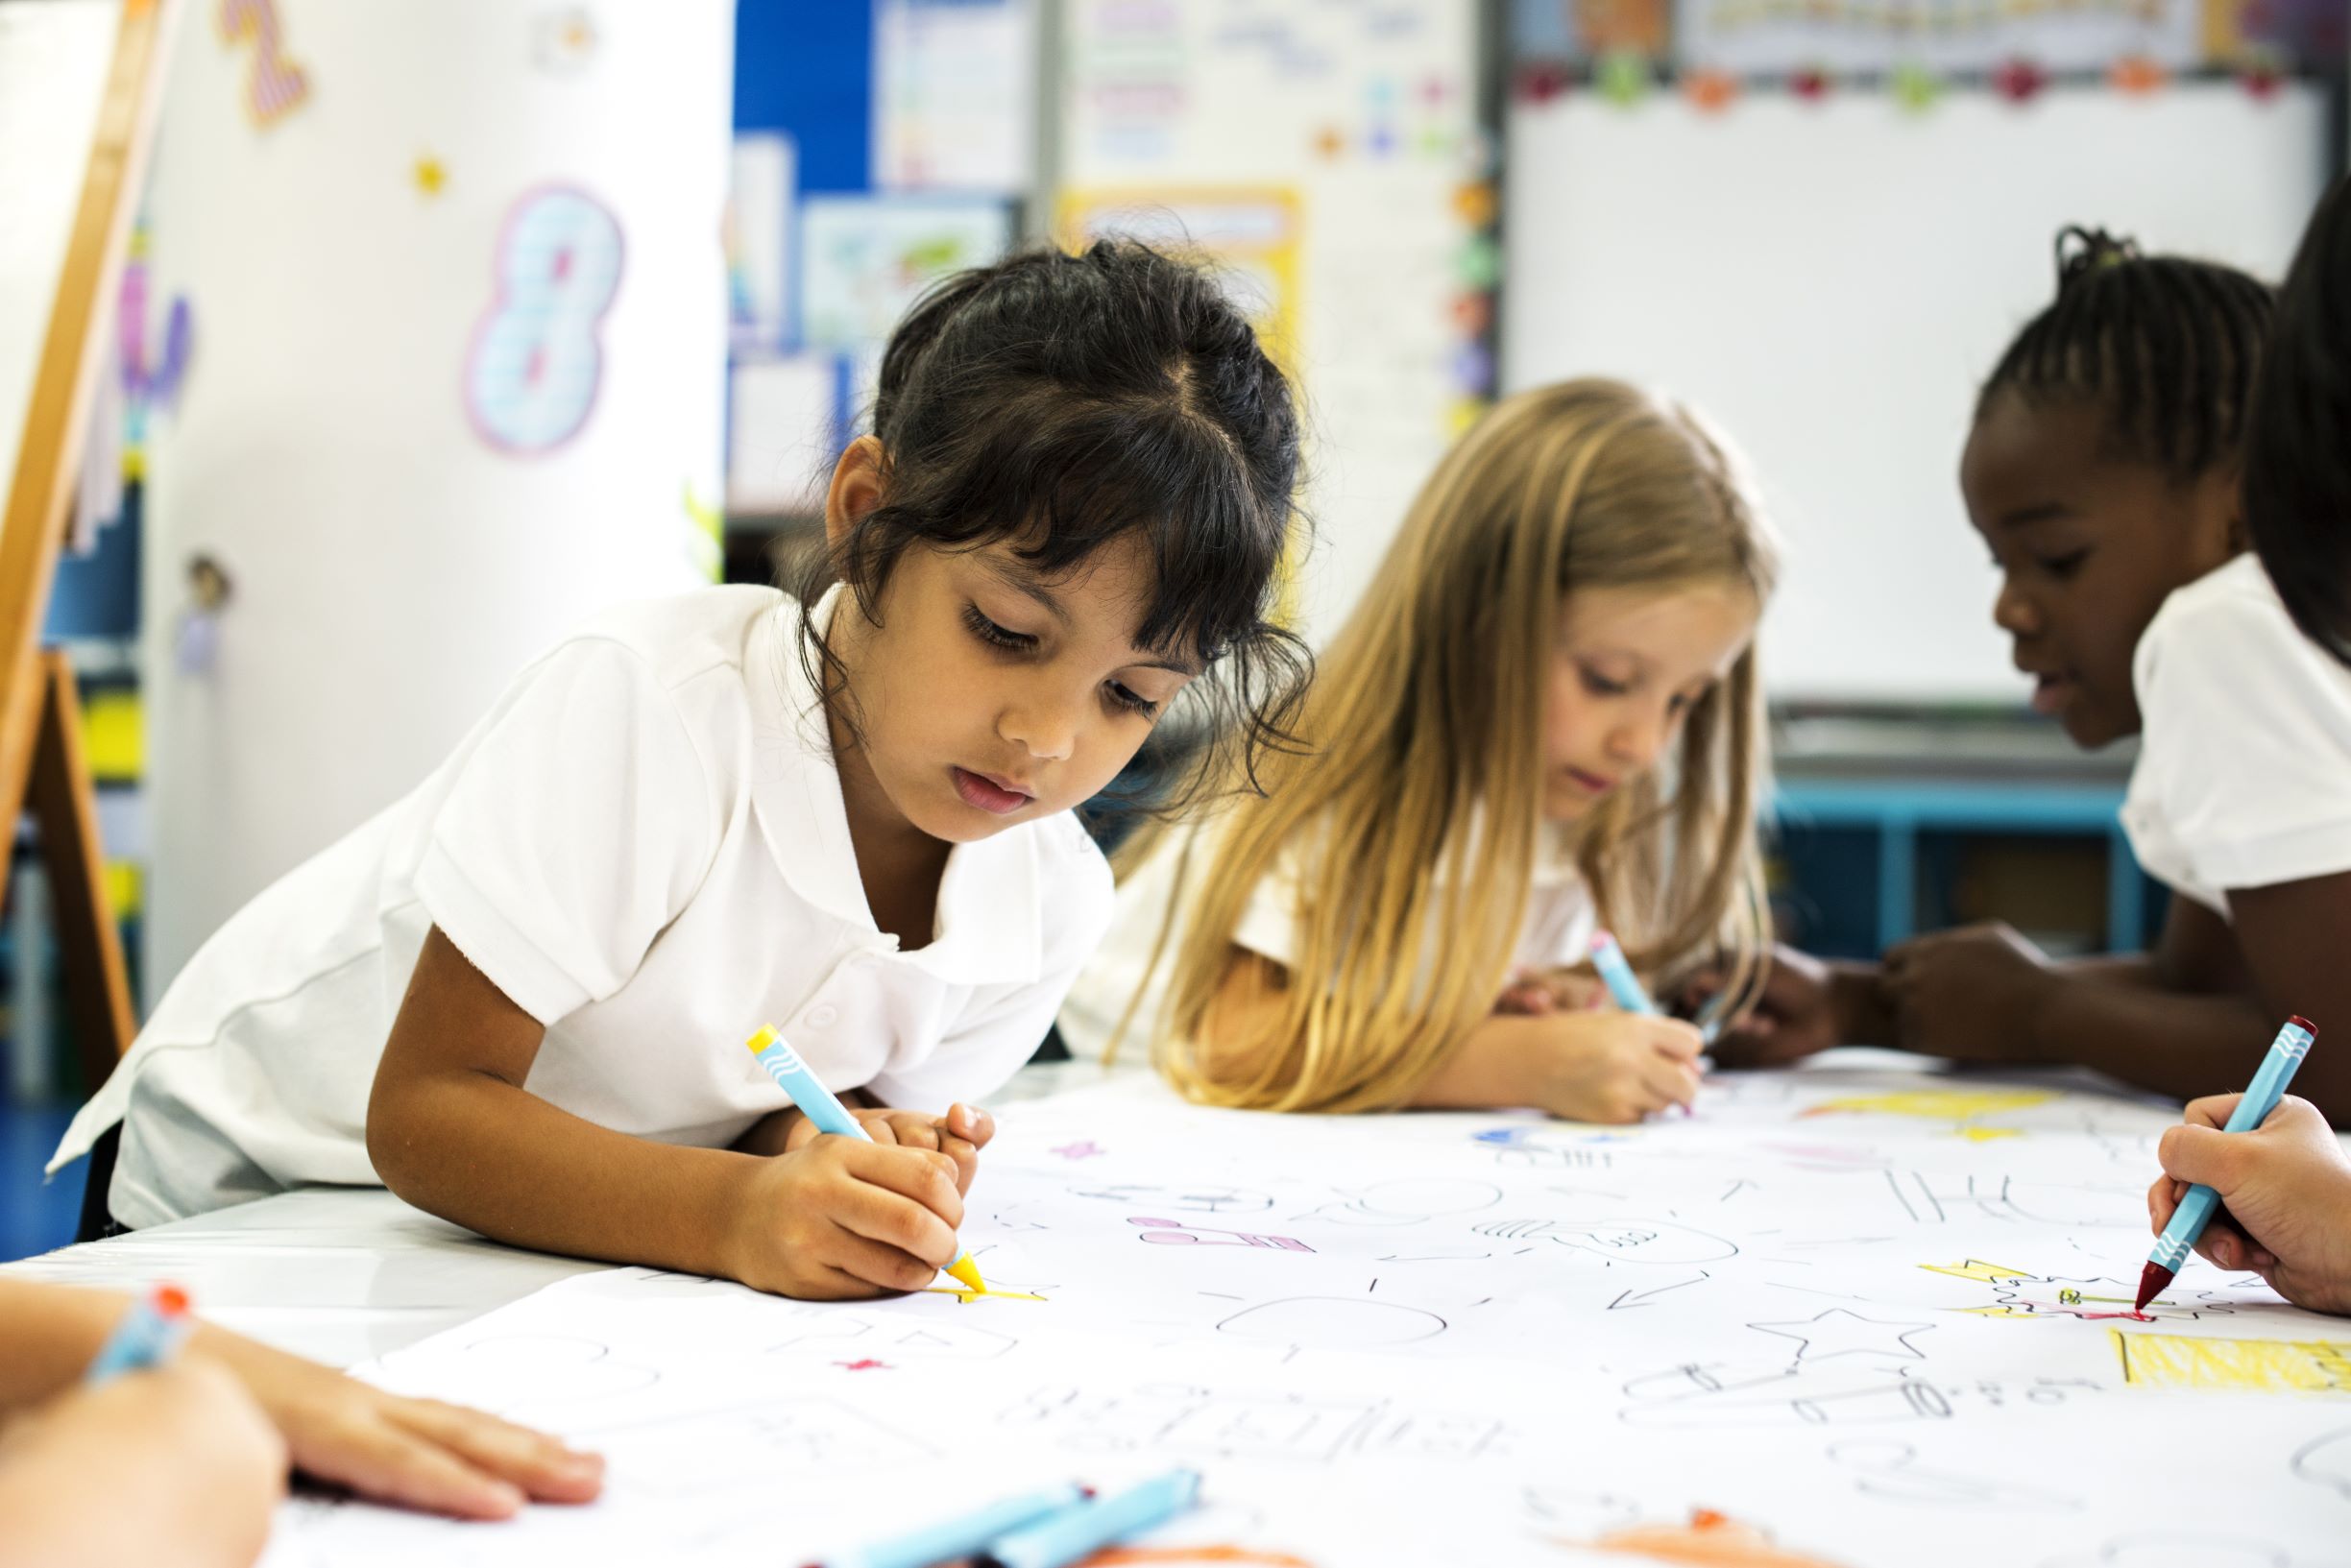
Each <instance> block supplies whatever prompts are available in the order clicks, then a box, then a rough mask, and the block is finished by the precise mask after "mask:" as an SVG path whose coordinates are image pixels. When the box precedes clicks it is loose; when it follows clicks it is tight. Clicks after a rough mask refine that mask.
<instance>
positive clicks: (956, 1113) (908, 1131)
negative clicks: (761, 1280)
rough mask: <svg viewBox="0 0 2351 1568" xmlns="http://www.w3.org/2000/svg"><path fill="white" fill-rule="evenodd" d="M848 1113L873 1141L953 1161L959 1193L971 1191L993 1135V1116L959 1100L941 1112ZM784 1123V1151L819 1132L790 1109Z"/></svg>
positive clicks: (803, 1143)
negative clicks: (921, 1150) (931, 1152)
mask: <svg viewBox="0 0 2351 1568" xmlns="http://www.w3.org/2000/svg"><path fill="white" fill-rule="evenodd" d="M850 1114H851V1115H852V1116H855V1117H856V1118H857V1119H858V1121H859V1122H861V1123H862V1124H863V1125H864V1128H865V1136H866V1137H868V1138H870V1139H872V1140H873V1141H874V1142H875V1143H877V1144H896V1145H898V1146H901V1147H903V1148H931V1149H936V1150H938V1152H940V1153H941V1154H944V1155H946V1156H947V1157H948V1158H949V1159H951V1160H953V1161H955V1167H956V1191H957V1193H959V1194H960V1193H969V1192H970V1191H971V1184H972V1177H973V1176H974V1175H975V1174H976V1173H978V1171H979V1170H980V1151H981V1150H982V1149H983V1148H985V1147H987V1141H988V1140H989V1139H991V1138H993V1137H995V1136H996V1119H995V1118H994V1117H992V1116H990V1115H988V1114H987V1112H985V1111H983V1110H981V1109H980V1108H979V1107H978V1106H976V1105H965V1104H963V1103H961V1102H960V1101H958V1102H957V1103H956V1104H953V1105H950V1106H948V1107H947V1114H946V1115H945V1116H925V1115H923V1114H922V1113H921V1112H920V1111H901V1110H897V1109H894V1108H891V1107H885V1108H883V1109H881V1110H856V1111H852V1112H851V1113H850ZM819 1136H821V1135H820V1134H819V1133H818V1132H817V1131H816V1124H815V1123H814V1122H811V1121H810V1120H809V1119H808V1118H807V1117H805V1116H802V1115H801V1114H800V1113H799V1112H797V1111H794V1112H792V1113H791V1115H790V1118H789V1121H788V1130H787V1131H786V1133H785V1134H784V1152H785V1153H787V1154H789V1153H791V1152H792V1151H793V1150H795V1149H800V1148H806V1147H807V1146H809V1145H810V1144H812V1143H814V1142H815V1141H816V1139H817V1138H818V1137H819Z"/></svg>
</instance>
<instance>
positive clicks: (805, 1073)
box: [743, 1024, 989, 1295]
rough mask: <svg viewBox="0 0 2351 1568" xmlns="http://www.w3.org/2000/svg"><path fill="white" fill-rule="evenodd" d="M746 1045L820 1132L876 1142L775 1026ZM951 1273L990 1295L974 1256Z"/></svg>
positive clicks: (960, 1259) (964, 1257)
mask: <svg viewBox="0 0 2351 1568" xmlns="http://www.w3.org/2000/svg"><path fill="white" fill-rule="evenodd" d="M743 1044H744V1045H746V1046H747V1047H749V1048H750V1051H751V1054H752V1056H753V1057H754V1058H756V1059H757V1060H758V1062H759V1065H760V1066H762V1067H763V1068H765V1069H766V1070H767V1075H768V1076H769V1077H771V1078H773V1079H775V1081H776V1087H777V1088H779V1089H781V1090H783V1091H784V1092H785V1093H786V1094H788V1095H789V1096H791V1102H792V1103H793V1104H794V1105H797V1106H799V1107H800V1114H801V1115H802V1116H805V1117H807V1118H808V1119H809V1120H810V1121H811V1122H814V1123H815V1124H816V1130H817V1131H818V1132H830V1133H836V1134H838V1135H839V1136H840V1137H843V1138H862V1139H863V1140H865V1142H867V1143H869V1144H870V1143H872V1142H873V1135H872V1134H871V1133H868V1132H867V1131H866V1130H865V1125H864V1123H863V1122H860V1121H859V1120H858V1119H857V1118H856V1117H854V1116H851V1115H850V1114H849V1111H848V1108H847V1107H846V1106H844V1105H842V1104H841V1102H840V1101H839V1100H837V1099H835V1098H833V1091H832V1090H830V1089H827V1088H826V1087H825V1086H824V1085H823V1084H822V1083H821V1082H819V1081H818V1079H817V1077H816V1074H815V1073H812V1072H810V1071H809V1065H808V1063H806V1062H804V1061H802V1060H801V1059H800V1053H799V1052H798V1051H796V1050H794V1049H791V1047H790V1046H788V1045H787V1044H786V1043H785V1040H784V1037H783V1036H782V1035H780V1034H778V1033H776V1028H775V1025H772V1024H769V1025H764V1026H763V1027H762V1028H761V1029H760V1031H759V1033H757V1034H755V1035H753V1036H752V1037H751V1038H750V1039H749V1040H746V1041H745V1042H743ZM947 1272H948V1273H950V1274H953V1275H954V1276H955V1277H956V1278H957V1279H959V1280H961V1281H962V1282H963V1285H964V1288H965V1289H966V1290H971V1291H979V1292H980V1293H981V1294H982V1295H986V1294H988V1293H989V1291H988V1288H987V1281H985V1280H983V1279H982V1278H981V1277H980V1266H979V1265H978V1264H976V1263H974V1262H972V1255H971V1254H970V1253H968V1252H958V1253H957V1254H956V1260H955V1262H953V1263H951V1264H949V1265H948V1266H947Z"/></svg>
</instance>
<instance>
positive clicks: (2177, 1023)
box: [1719, 229, 2351, 1122]
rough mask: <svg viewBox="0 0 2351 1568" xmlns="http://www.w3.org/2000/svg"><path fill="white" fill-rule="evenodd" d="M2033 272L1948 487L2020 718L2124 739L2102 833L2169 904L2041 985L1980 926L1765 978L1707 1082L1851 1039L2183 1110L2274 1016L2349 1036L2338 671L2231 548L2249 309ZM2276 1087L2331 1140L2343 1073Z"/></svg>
mask: <svg viewBox="0 0 2351 1568" xmlns="http://www.w3.org/2000/svg"><path fill="white" fill-rule="evenodd" d="M2058 262H2059V265H2058V287H2057V298H2056V300H2055V301H2054V302H2051V303H2050V304H2049V305H2048V307H2047V308H2046V309H2044V310H2043V311H2042V312H2041V313H2040V314H2039V315H2038V316H2036V317H2034V318H2033V320H2032V321H2031V322H2029V323H2028V324H2026V326H2024V330H2023V331H2022V332H2020V333H2019V334H2018V336H2017V338H2016V341H2015V342H2014V343H2013V344H2011V345H2010V347H2009V349H2008V350H2007V352H2006V353H2005V354H2004V355H2002V356H2001V358H2000V362H1999V364H1998V365H1997V366H1996V367H1995V368H1994V370H1993V372H1992V374H1991V375H1990V377H1989V378H1988V379H1987V380H1986V381H1985V383H1984V387H1983V390H1982V393H1981V395H1980V396H1979V398H1978V399H1977V403H1976V410H1975V425H1974V428H1973V430H1972V431H1971V432H1970V434H1969V437H1968V443H1967V447H1966V451H1965V454H1964V456H1963V457H1962V459H1961V461H1960V468H1959V483H1960V489H1961V490H1962V492H1963V493H1964V494H1965V495H1966V500H1967V508H1968V515H1969V519H1970V521H1971V522H1972V523H1973V524H1974V525H1975V529H1976V531H1977V532H1978V533H1979V534H1980V535H1982V537H1983V541H1984V543H1985V544H1986V546H1987V547H1988V548H1989V550H1990V552H1991V555H1992V559H1993V563H1994V565H1995V566H1996V567H1997V568H1998V569H1999V571H2000V592H1999V595H1998V597H1997V599H1996V600H1995V601H1994V605H1993V618H1994V619H1995V620H1996V621H1997V622H1998V623H1999V625H2000V629H2001V630H2003V631H2005V632H2006V633H2007V634H2008V636H2009V638H2010V639H2011V640H2012V642H2013V645H2014V650H2015V651H2014V657H2015V663H2016V665H2017V668H2018V669H2020V670H2021V671H2023V672H2024V674H2025V675H2026V676H2028V677H2030V678H2031V680H2032V682H2033V698H2032V701H2033V707H2034V708H2035V709H2036V710H2038V711H2039V712H2044V713H2047V714H2049V715H2051V716H2052V717H2054V718H2056V719H2057V721H2058V722H2059V723H2061V724H2062V725H2063V726H2064V727H2065V730H2066V733H2067V735H2068V736H2071V737H2072V739H2073V741H2074V742H2075V743H2076V744H2078V745H2081V746H2083V747H2086V748H2097V747H2100V746H2105V745H2108V744H2111V743H2112V742H2114V741H2117V740H2120V739H2121V738H2123V737H2125V736H2140V738H2141V752H2140V756H2139V759H2138V760H2137V763H2136V765H2135V766H2134V768H2133V770H2132V775H2131V784H2130V789H2129V793H2128V796H2127V798H2126V801H2125V804H2124V806H2123V808H2122V826H2123V828H2124V830H2125V831H2126V832H2128V834H2129V835H2130V839H2131V844H2132V848H2133V849H2134V851H2135V852H2136V853H2137V855H2138V856H2139V859H2140V862H2141V863H2142V864H2143V865H2145V867H2146V868H2147V870H2148V871H2149V872H2150V873H2152V874H2153V875H2154V876H2155V877H2157V878H2158V879H2160V880H2162V881H2164V882H2165V883H2166V884H2167V885H2168V886H2169V888H2170V889H2171V891H2172V893H2173V895H2174V897H2173V898H2172V899H2171V901H2170V907H2169V914H2168V916H2167V918H2166V921H2165V926H2164V929H2163V932H2162V935H2161V937H2160V939H2159V941H2158V943H2157V945H2156V947H2155V950H2154V951H2153V952H2151V953H2132V954H2127V955H2116V956H2110V957H2097V958H2087V959H2076V960H2070V961H2063V962H2060V961H2055V960H2052V959H2050V958H2049V957H2048V955H2047V954H2045V953H2042V952H2041V951H2040V950H2039V949H2038V948H2037V947H2035V946H2034V945H2033V944H2032V943H2031V942H2029V941H2027V940H2026V939H2025V938H2024V937H2023V936H2021V935H2019V934H2018V933H2017V932H2016V931H2014V930H2012V929H2009V928H2007V927H2005V926H2001V925H1990V926H1981V927H1975V928H1970V929H1963V930H1957V931H1949V932H1943V933H1939V934H1936V935H1931V936H1927V937H1922V938H1919V939H1917V940H1915V941H1912V942H1908V943H1904V944H1903V945H1902V946H1899V947H1897V948H1895V949H1893V950H1892V951H1891V952H1889V953H1886V955H1885V957H1884V958H1883V960H1882V961H1881V962H1880V963H1878V964H1854V965H1837V966H1824V965H1822V964H1820V963H1818V962H1816V961H1814V960H1811V959H1807V958H1805V957H1803V956H1802V955H1799V954H1787V953H1782V954H1781V961H1780V962H1779V963H1778V964H1776V965H1775V966H1774V973H1773V975H1772V977H1771V978H1770V981H1769V983H1768V985H1767V987H1766V990H1765V995H1764V998H1763V1002H1762V1006H1761V1008H1760V1010H1759V1012H1758V1013H1757V1015H1756V1016H1755V1017H1754V1018H1753V1019H1751V1020H1750V1021H1749V1022H1748V1023H1747V1024H1746V1025H1743V1026H1742V1027H1741V1028H1739V1029H1736V1030H1734V1031H1733V1033H1732V1034H1731V1035H1730V1036H1729V1037H1728V1038H1727V1039H1726V1040H1725V1041H1724V1042H1723V1043H1722V1048H1721V1050H1720V1052H1719V1054H1720V1056H1721V1057H1722V1058H1723V1059H1726V1060H1730V1061H1740V1062H1756V1061H1784V1060H1788V1059H1791V1058H1793V1057H1795V1056H1798V1055H1801V1054H1803V1053H1805V1052H1806V1051H1807V1050H1810V1049H1818V1048H1819V1047H1820V1046H1823V1045H1828V1044H1832V1043H1836V1042H1838V1041H1845V1040H1853V1041H1869V1042H1873V1043H1884V1044H1892V1045H1899V1046H1901V1047H1903V1048H1904V1049H1912V1050H1918V1051H1922V1052H1926V1053H1928V1054H1932V1055H1938V1056H1949V1057H1955V1058H1960V1059H1966V1060H1975V1061H1989V1062H2005V1063H2020V1062H2030V1063H2074V1064H2081V1065H2085V1066H2089V1067H2094V1068H2097V1069H2100V1070H2102V1071H2104V1072H2106V1073H2111V1074H2113V1075H2114V1076H2116V1077H2119V1078H2121V1079H2124V1080H2125V1081H2127V1082H2130V1083H2134V1084H2137V1085H2139V1086H2141V1087H2143V1088H2147V1089H2152V1090H2155V1091H2158V1092H2160V1093H2163V1094H2167V1095H2173V1096H2177V1097H2179V1098H2183V1099H2186V1098H2193V1097H2194V1096H2198V1095H2204V1094H2209V1093H2213V1092H2216V1091H2218V1090H2223V1089H2227V1088H2230V1087H2232V1086H2235V1085H2238V1084H2242V1083H2243V1082H2244V1081H2245V1080H2246V1078H2247V1077H2248V1076H2250V1075H2251V1073H2252V1071H2253V1069H2254V1067H2255V1066H2256V1065H2257V1064H2258V1063H2259V1061H2260V1060H2261V1056H2262V1052H2263V1050H2264V1049H2265V1047H2266V1044H2267V1042H2268V1039H2269V1037H2270V1035H2271V1033H2273V1032H2274V1030H2275V1028H2276V1025H2277V1021H2278V1020H2279V1019H2281V1018H2283V1017H2285V1016H2286V1015H2287V1014H2289V1013H2290V1012H2296V1011H2300V1012H2305V1013H2308V1014H2310V1015H2311V1016H2313V1017H2316V1018H2322V1019H2323V1018H2332V1017H2343V1018H2351V969H2347V968H2346V966H2345V965H2343V964H2342V962H2341V961H2340V958H2339V955H2338V953H2337V952H2336V950H2337V949H2338V948H2339V945H2340V933H2342V932H2344V931H2347V930H2351V784H2346V782H2345V781H2346V779H2351V672H2346V671H2345V670H2343V669H2342V668H2341V667H2340V666H2339V665H2337V664H2335V663H2332V662H2331V661H2330V660H2328V659H2327V657H2326V656H2325V654H2324V653H2323V652H2322V651H2321V650H2320V648H2319V647H2318V645H2317V644H2316V643H2315V642H2313V641H2312V640H2311V639H2310V638H2308V637H2307V636H2305V635H2304V634H2303V632H2302V631H2301V630H2300V629H2298V628H2297V627H2296V625H2295V623H2294V619H2293V617H2292V616H2290V615H2289V614H2288V611H2287V608H2286V605H2285V604H2284V603H2282V602H2281V600H2280V598H2279V592H2278V589H2277V588H2276V587H2275V586H2273V585H2272V583H2271V581H2270V579H2269V576H2268V575H2267V574H2266V572H2265V571H2264V569H2263V565H2262V562H2261V561H2260V560H2259V559H2258V558H2256V557H2255V556H2253V555H2251V554H2248V553H2246V549H2247V543H2248V539H2247V530H2246V527H2245V516H2244V507H2243V505H2242V500H2241V481H2242V480H2243V479H2244V476H2245V475H2244V452H2245V448H2246V442H2247V432H2248V428H2249V421H2248V410H2249V408H2250V405H2251V402H2252V395H2253V387H2254V382H2255V377H2256V375H2257V374H2258V372H2259V369H2260V365H2261V361H2262V355H2263V349H2264V345H2265V342H2266V337H2267V334H2268V330H2269V326H2270V317H2271V312H2272V308H2273V298H2272V295H2271V292H2270V290H2269V289H2268V288H2267V287H2266V286H2265V285H2264V284H2262V283H2260V282H2257V281H2256V280H2255V279H2253V278H2251V277H2247V276H2245V275H2244V274H2243V273H2241V272H2238V271H2236V270H2235V269H2233V268H2229V267H2224V266H2220V265H2218V264H2216V263H2212V262H2207V261H2198V260H2191V259H2188V258H2184V257H2179V256H2149V255H2144V254H2142V253H2140V252H2139V250H2138V249H2137V247H2136V246H2134V245H2132V244H2131V243H2129V242H2128V241H2126V240H2121V239H2117V238H2115V237H2114V236H2112V235H2109V234H2107V233H2105V232H2103V231H2100V230H2095V229H2067V230H2065V231H2064V232H2063V233H2062V234H2061V235H2060V236H2059V239H2058ZM2338 999H2339V1000H2338ZM2296 1086H2297V1088H2300V1089H2301V1090H2302V1091H2303V1093H2305V1094H2306V1095H2308V1096H2309V1097H2310V1098H2312V1099H2313V1100H2314V1101H2315V1102H2317V1103H2318V1104H2319V1105H2320V1106H2321V1107H2322V1108H2324V1109H2325V1110H2326V1111H2327V1112H2328V1114H2329V1115H2331V1116H2333V1117H2334V1118H2335V1119H2336V1120H2337V1121H2338V1122H2344V1121H2351V1056H2344V1055H2342V1054H2336V1055H2334V1056H2333V1057H2332V1058H2329V1057H2328V1055H2327V1054H2326V1053H2323V1052H2321V1053H2319V1054H2318V1055H2317V1056H2315V1057H2314V1058H2313V1059H2312V1061H2311V1063H2310V1065H2309V1067H2308V1068H2307V1069H2306V1070H2305V1072H2304V1074H2303V1075H2302V1077H2301V1078H2300V1079H2299V1080H2297V1085H2296Z"/></svg>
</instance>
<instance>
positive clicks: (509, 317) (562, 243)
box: [465, 186, 621, 456]
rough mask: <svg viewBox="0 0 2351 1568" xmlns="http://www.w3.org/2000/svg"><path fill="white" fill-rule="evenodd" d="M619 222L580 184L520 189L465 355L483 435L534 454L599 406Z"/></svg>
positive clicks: (559, 440) (473, 410)
mask: <svg viewBox="0 0 2351 1568" xmlns="http://www.w3.org/2000/svg"><path fill="white" fill-rule="evenodd" d="M620 262H621V243H620V225H619V222H618V220H617V219H615V218H614V217H613V215H612V213H611V211H610V210H609V209H607V208H606V207H605V205H604V204H603V203H601V202H598V201H597V200H596V199H595V198H594V197H593V196H590V195H589V194H588V193H587V192H585V191H582V190H575V189H572V188H570V187H569V186H548V187H545V188H542V189H539V190H534V191H530V192H528V193H526V194H525V195H524V196H523V197H522V198H521V200H520V201H518V202H516V203H515V205H514V209H513V210H512V211H511V212H509V213H508V214H507V216H506V227H505V229H504V230H503V231H502V232H501V233H500V235H499V236H498V249H497V293H496V294H495V295H494V296H493V298H492V299H491V302H490V307H489V309H487V310H486V311H484V312H483V314H482V319H481V321H480V322H479V323H478V324H477V325H476V326H475V327H474V329H473V350H472V352H470V353H469V354H468V355H467V356H466V371H465V402H466V413H467V415H468V416H469V417H470V418H471V419H472V421H473V428H474V430H475V431H476V432H477V433H478V434H479V435H480V436H481V438H482V440H484V441H486V442H488V443H489V444H490V445H491V446H496V447H497V448H498V449H500V450H501V451H506V452H511V453H514V454H515V455H517V456H533V455H536V454H538V453H541V452H545V451H551V450H553V449H554V448H555V447H557V446H562V445H563V444H564V443H565V442H567V441H569V440H570V439H571V437H572V436H573V435H574V434H576V433H577V432H578V430H579V427H580V426H581V425H583V424H585V423H587V422H588V415H589V412H590V411H591V410H592V409H594V407H595V398H596V387H597V384H598V382H599V381H600V380H601V379H602V375H603V367H604V352H603V348H602V346H601V345H600V344H599V343H598V342H597V341H596V327H597V325H598V323H599V322H601V321H602V319H603V316H604V312H605V311H607V310H608V309H610V308H611V307H612V302H613V296H614V295H615V294H616V293H618V290H619V287H620Z"/></svg>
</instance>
